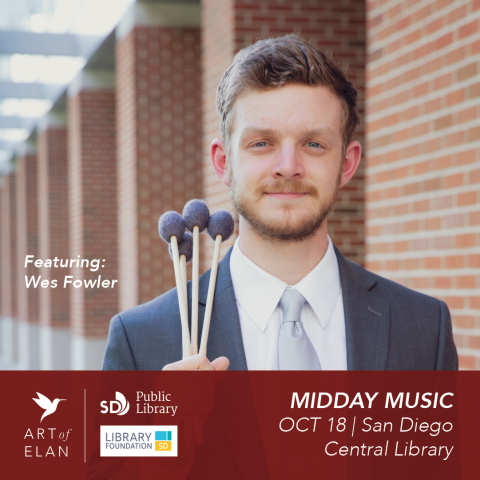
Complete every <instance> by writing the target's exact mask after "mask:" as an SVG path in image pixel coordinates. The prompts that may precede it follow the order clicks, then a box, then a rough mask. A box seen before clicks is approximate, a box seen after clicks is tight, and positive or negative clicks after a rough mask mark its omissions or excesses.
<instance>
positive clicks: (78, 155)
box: [62, 90, 118, 337]
mask: <svg viewBox="0 0 480 480" xmlns="http://www.w3.org/2000/svg"><path fill="white" fill-rule="evenodd" d="M116 188H117V187H116V162H115V93H114V91H111V90H82V91H80V92H79V93H77V94H76V95H74V96H72V97H70V98H69V99H68V190H69V198H68V206H69V226H70V228H69V234H70V238H69V244H70V247H69V251H70V255H69V257H70V258H77V256H80V257H79V258H81V259H89V260H92V259H98V258H100V260H102V261H103V260H105V261H104V262H102V264H101V267H100V268H99V269H98V270H97V271H96V272H92V271H90V270H89V269H88V268H75V267H73V268H72V269H71V270H70V274H71V275H72V276H73V277H74V279H78V280H84V279H86V280H88V279H97V277H98V275H102V280H103V279H109V280H112V279H118V270H117V217H116V212H117V190H116ZM102 267H103V268H102ZM62 275H63V273H62ZM62 287H63V286H62ZM68 288H70V289H71V290H70V295H71V296H70V323H71V328H72V334H73V335H75V336H82V337H105V336H106V334H107V332H108V325H109V323H110V319H111V318H112V316H113V315H114V314H116V313H117V312H118V283H117V284H116V286H115V288H84V287H81V288H73V286H72V285H69V287H68Z"/></svg>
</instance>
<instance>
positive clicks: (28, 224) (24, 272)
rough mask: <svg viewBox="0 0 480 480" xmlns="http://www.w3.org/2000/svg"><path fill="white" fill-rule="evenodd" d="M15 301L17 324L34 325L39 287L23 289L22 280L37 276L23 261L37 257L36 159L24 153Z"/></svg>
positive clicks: (19, 168) (19, 178)
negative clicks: (29, 257)
mask: <svg viewBox="0 0 480 480" xmlns="http://www.w3.org/2000/svg"><path fill="white" fill-rule="evenodd" d="M16 182H17V185H16V196H17V215H16V219H15V220H16V229H17V256H16V258H15V257H14V258H15V260H16V265H15V267H16V269H17V282H18V283H17V299H18V320H19V321H21V322H28V323H38V293H39V290H41V287H40V286H39V287H38V288H35V287H34V286H33V285H30V287H29V288H27V286H26V283H25V277H28V278H29V279H30V278H31V277H32V276H33V277H38V276H39V269H38V268H35V266H34V265H33V264H31V263H30V264H28V266H27V268H25V257H26V256H27V255H34V258H35V259H36V258H37V257H38V215H37V157H36V155H35V154H33V153H27V154H25V155H23V156H22V157H21V158H18V159H17V172H16Z"/></svg>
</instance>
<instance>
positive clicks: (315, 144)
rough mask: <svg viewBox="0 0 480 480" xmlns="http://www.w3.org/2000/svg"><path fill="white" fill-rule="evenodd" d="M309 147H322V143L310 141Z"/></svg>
mask: <svg viewBox="0 0 480 480" xmlns="http://www.w3.org/2000/svg"><path fill="white" fill-rule="evenodd" d="M307 147H311V148H321V145H320V144H319V143H318V142H308V143H307Z"/></svg>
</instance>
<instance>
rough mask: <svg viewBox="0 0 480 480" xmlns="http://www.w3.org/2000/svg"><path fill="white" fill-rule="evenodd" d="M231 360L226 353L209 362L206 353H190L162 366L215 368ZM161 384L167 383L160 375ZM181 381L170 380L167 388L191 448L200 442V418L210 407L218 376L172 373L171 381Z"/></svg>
mask: <svg viewBox="0 0 480 480" xmlns="http://www.w3.org/2000/svg"><path fill="white" fill-rule="evenodd" d="M229 364H230V362H229V361H228V358H226V357H219V358H217V359H215V360H214V361H213V362H210V360H208V358H207V357H206V356H205V355H200V354H199V355H192V356H191V357H188V358H185V359H183V360H180V361H178V362H174V363H169V364H168V365H165V367H163V370H165V371H177V372H179V371H200V370H204V371H211V372H213V371H217V372H222V371H226V370H227V369H228V365H229ZM159 378H161V381H162V388H165V386H166V380H165V378H163V377H161V376H160V377H159ZM174 378H175V381H176V382H180V383H175V384H169V390H170V391H172V392H175V397H176V398H177V402H178V405H179V409H178V410H179V413H178V417H177V418H178V420H179V422H181V421H183V431H184V437H183V438H184V441H185V444H186V446H187V448H193V447H194V445H195V444H197V445H201V444H202V443H203V422H204V421H205V419H206V418H207V416H208V414H209V412H210V411H211V410H212V408H213V403H214V402H213V398H214V394H215V385H216V383H217V382H218V381H219V380H220V379H219V378H217V379H216V380H214V379H213V378H212V377H211V376H208V375H207V376H206V377H204V376H203V375H198V376H197V375H195V378H192V377H191V376H187V378H185V377H184V376H183V375H182V376H180V377H178V376H177V377H172V379H171V381H174Z"/></svg>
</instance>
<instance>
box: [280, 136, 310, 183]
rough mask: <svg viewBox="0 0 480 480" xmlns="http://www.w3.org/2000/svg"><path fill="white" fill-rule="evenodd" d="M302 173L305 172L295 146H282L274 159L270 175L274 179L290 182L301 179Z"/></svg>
mask: <svg viewBox="0 0 480 480" xmlns="http://www.w3.org/2000/svg"><path fill="white" fill-rule="evenodd" d="M304 173H305V170H304V168H303V164H302V162H301V160H300V158H299V155H298V152H297V151H296V148H295V146H290V145H286V146H283V147H282V148H281V149H280V150H279V151H278V155H277V156H276V158H275V164H274V166H273V169H272V175H273V176H274V177H275V178H283V179H285V180H291V179H293V178H300V177H302V176H303V175H304Z"/></svg>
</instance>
